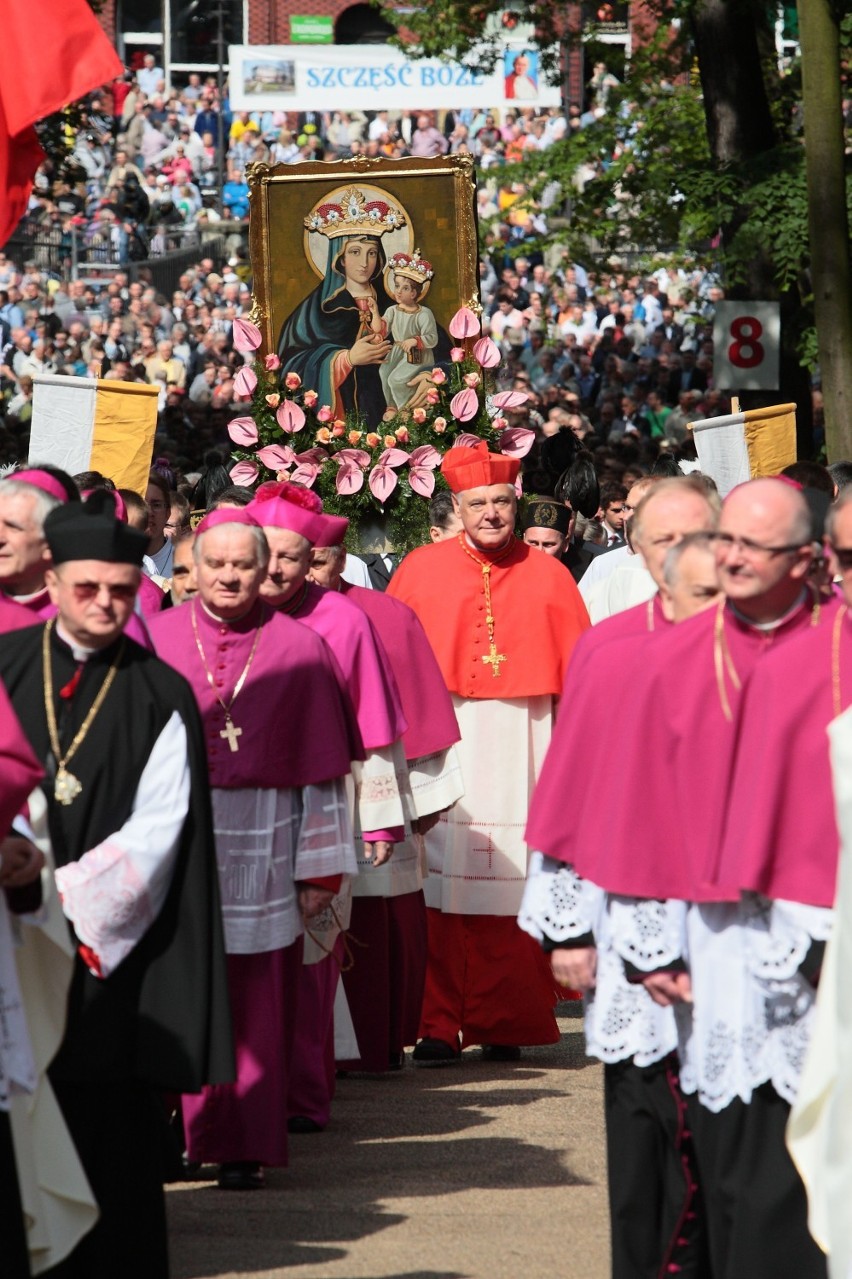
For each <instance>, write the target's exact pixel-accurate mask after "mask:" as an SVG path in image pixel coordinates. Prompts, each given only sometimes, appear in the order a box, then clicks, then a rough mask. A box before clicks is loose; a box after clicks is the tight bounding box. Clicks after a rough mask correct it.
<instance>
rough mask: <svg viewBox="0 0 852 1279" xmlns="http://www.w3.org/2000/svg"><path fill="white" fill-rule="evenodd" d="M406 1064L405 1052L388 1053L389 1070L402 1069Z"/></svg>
mask: <svg viewBox="0 0 852 1279" xmlns="http://www.w3.org/2000/svg"><path fill="white" fill-rule="evenodd" d="M404 1065H405V1053H404V1052H399V1053H388V1070H389V1071H392V1070H402V1068H403V1066H404Z"/></svg>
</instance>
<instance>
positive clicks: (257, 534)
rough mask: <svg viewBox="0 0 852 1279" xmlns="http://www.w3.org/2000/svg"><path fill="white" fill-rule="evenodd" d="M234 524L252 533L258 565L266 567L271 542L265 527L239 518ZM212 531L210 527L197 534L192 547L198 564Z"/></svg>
mask: <svg viewBox="0 0 852 1279" xmlns="http://www.w3.org/2000/svg"><path fill="white" fill-rule="evenodd" d="M234 524H235V525H236V527H237V528H244V529H246V530H247V531H248V532H249V533H251V535H252V541H253V542H254V549H255V554H256V556H257V563H258V567H259V568H266V566H267V564H268V563H269V543H268V542H267V540H266V535H265V534H264V531H263V529H262V528H258V527H257V526H256V525H255V524H242V523H240V521H239V520H234ZM214 527H215V528H222V527H223V525H221V524H216V525H214ZM210 532H212V530H211V529H209V528H208V529H205V530H204V532H203V533H196V534H195V542H194V543H193V547H192V558H193V559H194V560H195V562H196V564H198V563H200V561H201V555H202V551H203V549H204V548H203V547H202V542H203V541H204V539H205V537H206V536H207V534H208V533H210Z"/></svg>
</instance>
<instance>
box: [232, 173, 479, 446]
mask: <svg viewBox="0 0 852 1279" xmlns="http://www.w3.org/2000/svg"><path fill="white" fill-rule="evenodd" d="M248 178H249V185H250V188H251V192H252V221H251V257H252V271H253V275H254V290H255V305H256V310H257V316H258V324H259V327H260V329H261V333H262V334H263V339H264V347H265V351H266V353H267V354H275V355H277V356H278V357H279V358H280V360H281V372H280V376H281V381H282V383H283V382H284V379H285V378H286V376H287V374H288V373H296V374H298V376H299V377H300V378H301V381H302V383H303V384H305V385H307V386H310V387H313V388H315V389H316V391H317V392H318V394H319V397H320V401H321V403H324V404H329V405H331V406H333V407H334V409H335V412H336V413H338V414H340V415H343V414H345V413H352V412H356V413H358V414H359V415H360V416H362V417H363V419H364V421H365V422H366V423H368V424H369V425H370V426H373V425H375V424H376V423H378V422H379V421H381V419H382V416H383V414H384V413H386V412H387V411H388V409H390V408H397V409H399V408H402V407H403V405H404V404H405V403H406V401H407V399H408V398H409V397H410V396H411V394H412V389H413V388H414V387H416V385H417V378H418V377H419V376H423V377H428V376H430V374H431V370H432V368H433V367H434V366H435V365H436V364H437V363H440V362H441V361H446V360H447V359H448V357H449V351H450V347H451V346H452V345H453V341H452V339H451V338H450V336H449V334H448V332H447V325H448V323H449V321H450V319H451V317H452V316H453V315H454V314H455V312H456V311H457V310H458V308H459V307H460V306H470V307H471V308H472V309H478V308H479V293H478V267H477V228H476V206H475V194H476V192H475V185H474V179H473V164H472V161H471V158H470V157H469V156H447V157H438V158H436V159H412V158H407V159H401V160H384V159H383V160H378V161H372V160H366V161H365V160H361V159H359V160H357V161H341V162H339V163H332V164H328V163H321V162H317V163H307V164H296V165H278V166H275V167H270V166H266V165H255V166H252V167H251V168H250V170H249V174H248Z"/></svg>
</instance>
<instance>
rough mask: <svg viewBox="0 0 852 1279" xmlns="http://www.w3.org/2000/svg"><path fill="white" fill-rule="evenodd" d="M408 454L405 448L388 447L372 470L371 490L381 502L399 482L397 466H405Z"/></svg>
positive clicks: (386, 498)
mask: <svg viewBox="0 0 852 1279" xmlns="http://www.w3.org/2000/svg"><path fill="white" fill-rule="evenodd" d="M407 461H408V454H407V453H406V452H405V451H404V450H403V449H395V448H387V449H385V451H384V453H382V454H381V455H380V457H379V460H378V462H377V464H376V465H375V466H374V467H373V469H372V471H371V472H370V481H369V483H370V492H371V493H372V494H373V497H375V498H376V499H377V500H378V501H379V502H386V501H387V500H388V498H389V497H390V495H391V493H392V492H393V491H394V489H395V488H396V486H397V484H398V483H399V476H398V475H397V474H396V471H395V469H394V468H395V467H398V466H404V465H405V463H406V462H407Z"/></svg>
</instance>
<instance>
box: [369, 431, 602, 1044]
mask: <svg viewBox="0 0 852 1279" xmlns="http://www.w3.org/2000/svg"><path fill="white" fill-rule="evenodd" d="M464 454H467V455H468V456H467V457H462V456H461V455H464ZM457 458H458V459H459V463H458V465H457V463H456V459H457ZM510 461H511V459H508V458H497V457H495V456H494V455H491V454H488V452H487V449H486V448H485V445H484V444H482V445H481V446H480V447H479V448H478V449H476V450H474V449H463V448H462V449H459V448H456V449H452V450H450V452H449V453H448V454H447V455H446V457H445V459H444V466H443V471H444V474H445V476H446V477H447V479H448V483H450V485H451V487H452V488H453V489H454V491H456V492H459V491H464V490H466V489H473V488H478V487H480V486H483V485H493V484H502V483H507V482H508V483H511V482H512V481H513V479H514V478H515V475H516V473H517V464H516V463H515V464H514V470H512V468H510V467H509V466H508V465H507V464H508V463H509V462H510ZM484 568H485V570H486V571H483V569H484ZM388 594H389V595H391V596H393V597H395V598H397V599H401V600H402V601H403V603H405V604H408V605H409V606H410V607H411V608H412V609H413V610H414V612H415V613H416V614H417V616H418V618H419V619H420V621H421V623H422V625H423V628H424V630H425V631H426V634H427V636H428V638H429V643H430V645H431V647H432V650H433V652H434V653H435V656H436V657H437V659H438V665H439V666H440V668H441V674H442V675H443V677H444V681H445V683H446V685H447V688H448V689H449V691H450V693H451V694H452V696H453V706H454V709H455V712H456V718H457V719H458V723H459V728H460V730H461V742H460V743H459V747H458V750H459V754H460V759H461V764H462V780H463V783H464V788H465V794H464V797H463V799H461V800H460V801H459V802H458V803H457V804H456V805H455V807H454V808H453V809H452V810H451V811H450V812H449V813H448V814H447V815H446V816H444V817H442V818H441V821H440V822H439V823H438V825H437V826H436V827H435V829H434V830H433V831H431V832H430V833H429V835H428V836H427V840H426V843H427V852H428V859H429V878H428V880H427V882H426V886H425V892H426V903H427V906H428V907H429V911H428V923H429V967H428V972H427V981H426V994H425V998H424V1006H423V1017H422V1021H421V1034H422V1036H423V1037H424V1038H427V1039H438V1040H441V1041H443V1042H445V1043H449V1044H451V1045H455V1044H456V1043H457V1042H458V1039H457V1036H458V1034H459V1032H461V1035H462V1045H463V1046H464V1045H465V1044H469V1043H482V1044H497V1045H522V1044H535V1043H553V1042H555V1041H556V1039H557V1038H558V1028H557V1026H556V1021H555V1018H554V1016H553V1006H554V1004H555V1000H556V996H555V993H554V988H553V982H552V979H551V977H550V971H549V966H548V964H547V961H546V960H545V958H544V956H543V955H542V952H541V950H540V948H539V947H538V946H537V945H536V944H535V943H534V942H533V941H532V939H531V938H529V937H528V936H526V935H525V934H523V933H522V932H521V931H520V929H519V928H518V927H517V923H516V916H517V913H518V909H519V906H520V903H521V898H522V895H523V888H524V881H525V877H526V870H527V849H526V844H525V842H524V838H523V831H524V823H525V820H526V814H527V811H528V807H529V803H530V799H531V796H532V791H533V787H534V784H535V781H536V778H537V776H538V772H539V770H540V768H541V765H542V763H543V760H544V754H545V751H546V749H547V745H548V743H549V740H550V734H551V728H552V723H553V715H554V708H555V703H556V699H557V698H558V697H559V694H560V692H561V690H562V685H563V683H564V679H565V672H566V670H567V667H568V662H569V660H570V657H571V653H572V651H573V648H574V645H575V643H576V641H577V639H578V638H579V636H580V635H581V634H582V632H583V631H584V630H585V629H586V628H587V627H588V624H589V623H588V615H587V613H586V610H585V606H584V605H583V602H582V600H581V599H580V595H579V592H578V591H577V588H576V586H575V585H574V581H573V579H572V578H571V575H570V574H569V573H568V572H567V570H566V569H565V567H564V565H562V564H560V563H558V562H557V561H556V560H554V559H553V558H552V557H549V556H547V555H543V554H542V553H541V551H537V550H531V549H530V548H529V547H527V546H525V545H524V544H523V543H522V542H518V541H514V540H510V542H509V543H508V544H507V546H505V547H504V548H502V549H501V550H499V551H497V552H487V551H482V550H481V549H478V548H474V547H473V546H472V545H471V544H470V543H469V542H468V541H467V539H466V536H465V535H464V534H461V535H460V536H459V538H454V539H452V540H449V541H445V542H440V543H437V544H436V545H432V546H426V547H422V548H420V549H419V550H416V551H413V552H412V553H411V554H410V555H408V556H407V557H406V558H405V560H404V561H403V563H402V564H401V566H400V568H399V569H398V570H397V573H396V574H395V575H394V577H393V579H392V580H391V583H390V587H389V589H388ZM489 600H490V606H491V607H490V611H489V609H488V607H487V602H488V601H489Z"/></svg>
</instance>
